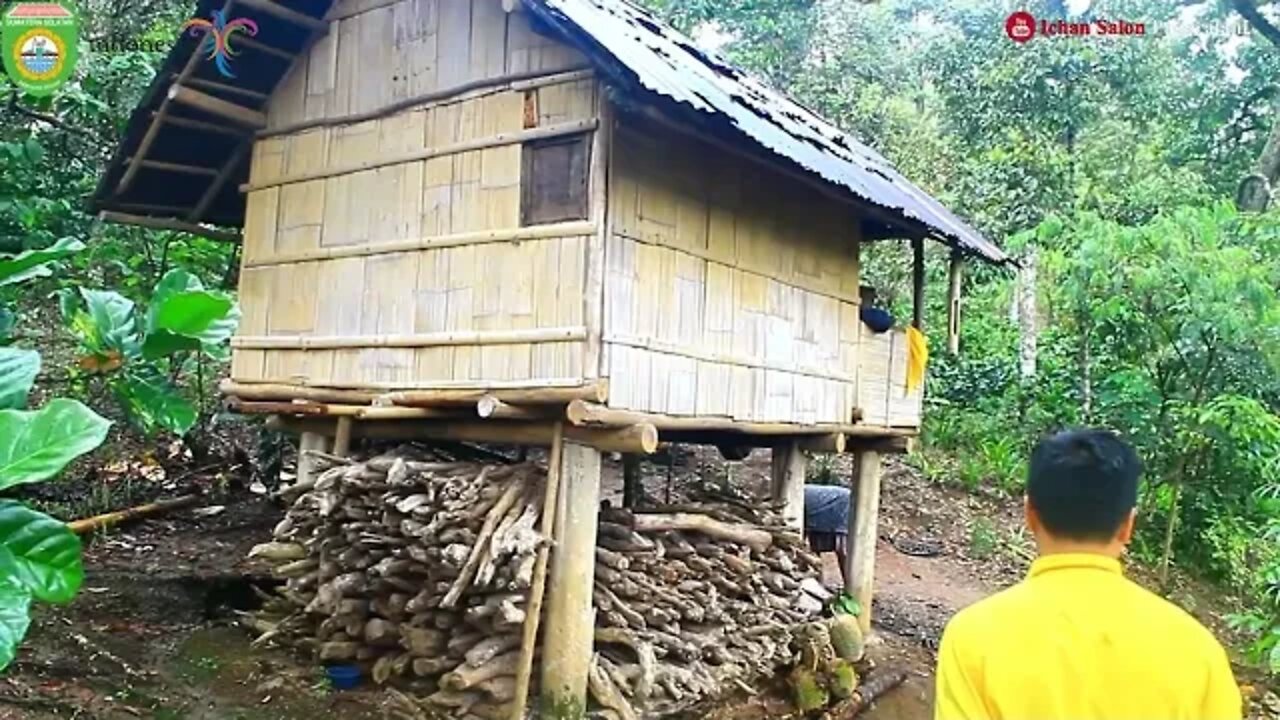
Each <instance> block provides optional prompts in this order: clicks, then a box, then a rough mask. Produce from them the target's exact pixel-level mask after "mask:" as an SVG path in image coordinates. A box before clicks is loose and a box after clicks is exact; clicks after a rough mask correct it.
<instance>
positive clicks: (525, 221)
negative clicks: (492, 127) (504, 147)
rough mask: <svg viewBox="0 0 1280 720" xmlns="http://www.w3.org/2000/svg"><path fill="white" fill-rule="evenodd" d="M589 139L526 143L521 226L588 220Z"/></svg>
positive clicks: (521, 185) (522, 182)
mask: <svg viewBox="0 0 1280 720" xmlns="http://www.w3.org/2000/svg"><path fill="white" fill-rule="evenodd" d="M589 137H590V136H588V135H578V136H575V137H571V138H555V139H554V140H539V141H535V142H530V143H526V144H525V146H524V158H523V166H522V168H521V178H520V188H521V193H520V224H521V225H543V224H546V223H553V222H563V221H565V220H586V219H587V210H588V208H587V174H588V158H589V156H590V154H591V150H590V147H591V146H590V144H589V143H588V139H589Z"/></svg>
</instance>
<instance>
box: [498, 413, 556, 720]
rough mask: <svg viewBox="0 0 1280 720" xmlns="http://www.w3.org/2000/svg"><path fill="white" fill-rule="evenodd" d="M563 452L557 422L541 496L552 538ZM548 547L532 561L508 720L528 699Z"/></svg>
mask: <svg viewBox="0 0 1280 720" xmlns="http://www.w3.org/2000/svg"><path fill="white" fill-rule="evenodd" d="M563 454H564V425H563V424H562V423H556V427H555V431H554V435H553V436H552V440H551V453H550V455H549V456H548V458H547V487H546V490H545V491H544V492H543V496H542V534H543V535H544V536H545V537H555V534H556V508H557V505H558V502H559V494H560V463H561V456H562V455H563ZM550 555H551V550H550V548H549V547H547V546H546V545H545V544H544V545H543V546H542V547H540V548H538V557H537V559H536V560H534V566H533V585H532V586H531V587H530V588H529V604H528V610H527V611H526V614H525V617H524V628H523V631H524V632H523V634H522V635H521V638H520V664H519V665H518V666H517V667H516V690H515V696H514V697H513V698H512V700H511V720H521V718H523V717H524V710H525V707H524V706H525V705H526V704H528V702H529V682H530V680H531V679H532V677H533V651H534V647H535V646H536V645H537V644H538V623H539V621H540V620H541V619H542V599H543V595H544V593H545V592H546V589H547V560H548V558H549V557H550Z"/></svg>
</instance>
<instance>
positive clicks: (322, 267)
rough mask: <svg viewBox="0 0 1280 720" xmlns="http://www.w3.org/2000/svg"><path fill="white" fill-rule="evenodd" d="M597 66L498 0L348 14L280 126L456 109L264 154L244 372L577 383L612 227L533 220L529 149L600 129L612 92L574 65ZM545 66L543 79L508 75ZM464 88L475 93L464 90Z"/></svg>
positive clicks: (257, 186) (282, 143)
mask: <svg viewBox="0 0 1280 720" xmlns="http://www.w3.org/2000/svg"><path fill="white" fill-rule="evenodd" d="M370 4H372V2H371V1H370V0H366V2H365V3H364V5H366V6H367V5H370ZM360 7H361V6H360V3H357V2H353V0H347V1H346V2H343V3H340V4H339V7H338V9H337V11H336V12H337V14H338V16H342V14H343V13H344V12H348V13H349V12H356V11H358V10H360ZM379 53H381V54H379ZM583 65H585V62H584V61H583V60H582V59H581V58H578V57H575V56H574V54H573V52H572V51H570V50H567V49H564V48H561V47H560V46H558V45H555V44H554V43H552V42H551V41H549V40H546V39H543V38H540V37H538V36H535V35H534V34H533V33H532V32H531V31H529V30H528V27H527V20H526V19H525V16H524V15H523V14H522V13H514V14H510V15H508V14H507V13H505V12H503V11H502V9H501V4H500V2H499V0H475V1H474V2H470V1H467V2H463V1H460V0H405V1H404V2H401V3H398V4H395V5H389V6H383V7H380V8H378V9H373V10H368V11H367V12H360V13H359V14H354V15H351V16H350V17H345V18H344V19H341V20H338V21H337V22H336V23H335V26H334V29H333V31H331V32H330V33H329V35H328V37H327V38H326V39H325V40H324V41H322V42H321V43H320V44H319V45H317V46H316V47H315V48H314V50H313V51H312V53H311V54H310V56H309V58H308V60H307V62H305V63H302V64H300V65H299V66H298V70H297V71H296V72H295V73H294V74H293V75H292V76H291V77H290V78H288V79H287V80H286V81H285V83H284V86H283V88H282V90H281V91H280V92H279V94H278V95H277V96H275V97H273V98H272V102H271V108H270V113H269V114H270V117H271V123H272V125H271V127H272V128H274V129H275V130H276V131H277V132H279V131H280V130H281V129H282V128H283V129H284V130H286V131H287V130H288V128H287V126H288V125H289V124H291V123H297V122H300V121H313V120H317V119H324V118H331V119H332V118H341V117H343V116H346V115H348V114H350V113H356V112H363V113H373V112H375V111H377V110H379V108H386V106H387V105H389V104H391V103H394V102H395V101H397V100H403V99H404V98H406V97H416V96H418V95H422V94H424V93H435V94H437V95H440V94H441V93H443V95H444V96H442V97H438V98H437V99H434V100H431V101H430V102H425V103H418V104H415V105H414V106H413V107H410V108H409V109H405V110H401V111H399V112H395V113H393V114H389V115H386V116H385V117H380V118H376V119H368V120H364V121H362V122H346V123H340V124H336V125H333V124H332V123H331V126H324V127H313V128H310V129H302V130H299V131H287V132H284V133H283V134H278V135H274V136H271V132H272V130H271V129H269V130H268V133H267V135H268V136H267V137H264V138H262V139H260V140H259V141H258V142H257V143H256V144H255V147H254V153H253V164H252V170H251V176H250V181H249V184H248V187H247V190H248V209H247V213H246V222H245V232H244V236H245V242H244V258H243V267H242V273H241V288H240V289H241V304H242V306H243V309H244V319H243V321H242V323H241V327H240V330H239V336H238V337H237V338H235V339H234V340H233V348H234V355H233V362H232V376H233V377H234V378H235V379H237V380H241V381H272V382H288V383H303V384H311V385H324V386H336V387H356V388H358V387H387V388H391V387H452V386H502V385H532V386H541V385H554V384H577V383H580V382H581V381H582V378H583V377H584V370H583V368H584V362H585V357H586V350H585V342H584V341H585V338H586V336H587V331H586V328H585V324H586V318H585V317H584V316H585V314H586V312H585V308H584V300H583V298H584V295H585V294H586V274H587V273H586V266H587V251H588V247H589V245H590V243H591V242H593V241H595V242H599V241H598V237H597V233H596V227H597V222H596V221H595V220H587V221H576V222H564V223H556V224H553V225H540V226H533V227H525V228H522V227H520V224H521V223H520V197H521V195H520V192H521V188H520V183H521V152H522V143H523V142H525V141H527V140H530V139H535V138H540V137H556V136H562V135H566V134H579V133H584V132H586V133H590V132H591V131H592V129H593V128H594V126H595V123H596V117H597V113H598V109H597V96H598V92H597V84H596V81H595V79H594V78H593V77H592V76H591V75H590V73H587V72H577V73H568V74H565V73H560V72H558V71H562V70H564V69H565V68H571V67H572V68H581V67H582V66H583ZM530 68H533V69H537V68H546V69H547V73H546V74H545V75H546V76H545V77H540V78H533V79H529V78H525V79H523V80H522V81H520V82H503V78H504V77H505V76H507V75H510V74H511V73H512V72H517V73H520V72H524V71H526V70H529V69H530ZM486 79H488V80H493V81H494V82H493V83H489V84H485V86H484V87H482V88H476V87H474V85H475V81H484V80H486ZM461 83H472V84H473V87H471V88H470V89H468V90H467V91H466V92H464V93H462V94H456V93H450V92H449V89H450V88H455V87H456V86H457V85H459V84H461Z"/></svg>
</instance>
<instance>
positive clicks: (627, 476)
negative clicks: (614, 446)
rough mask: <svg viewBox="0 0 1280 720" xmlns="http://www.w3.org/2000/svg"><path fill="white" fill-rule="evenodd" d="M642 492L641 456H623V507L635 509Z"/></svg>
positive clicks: (631, 454)
mask: <svg viewBox="0 0 1280 720" xmlns="http://www.w3.org/2000/svg"><path fill="white" fill-rule="evenodd" d="M642 490H643V486H642V485H641V484H640V456H639V455H636V454H634V453H626V454H624V455H623V456H622V507H624V508H633V507H635V506H636V505H638V504H639V503H640V496H641V494H642Z"/></svg>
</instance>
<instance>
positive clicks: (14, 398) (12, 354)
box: [0, 347, 40, 410]
mask: <svg viewBox="0 0 1280 720" xmlns="http://www.w3.org/2000/svg"><path fill="white" fill-rule="evenodd" d="M39 374H40V353H38V352H36V351H35V350H21V349H18V348H9V347H0V410H10V409H13V410H21V409H23V408H25V407H26V406H27V394H28V393H30V392H31V386H32V384H34V383H35V381H36V375H39Z"/></svg>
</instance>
